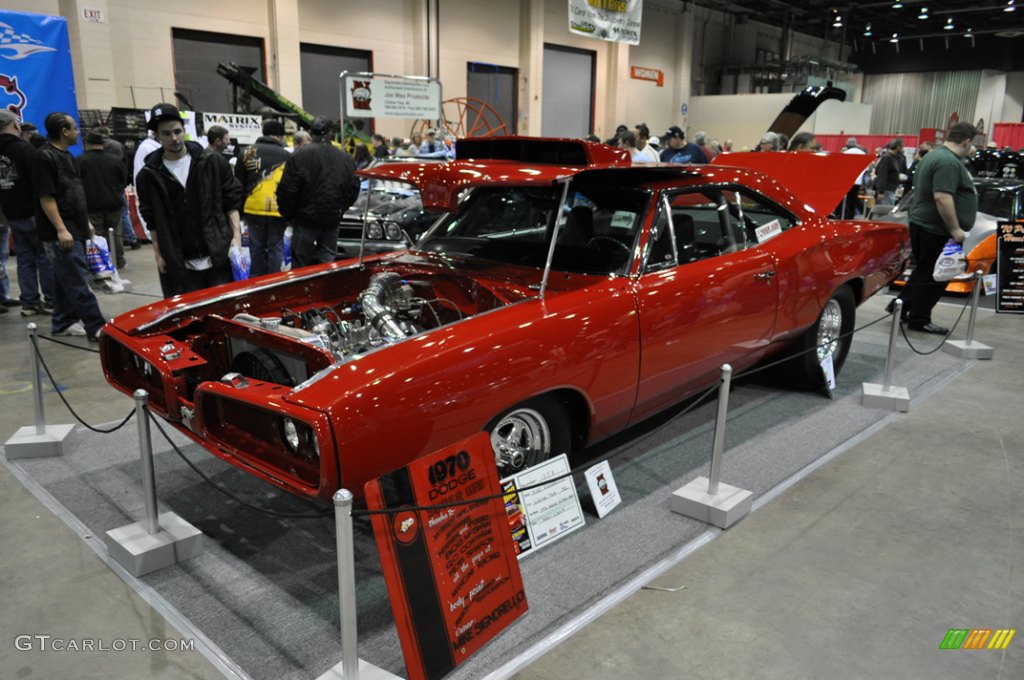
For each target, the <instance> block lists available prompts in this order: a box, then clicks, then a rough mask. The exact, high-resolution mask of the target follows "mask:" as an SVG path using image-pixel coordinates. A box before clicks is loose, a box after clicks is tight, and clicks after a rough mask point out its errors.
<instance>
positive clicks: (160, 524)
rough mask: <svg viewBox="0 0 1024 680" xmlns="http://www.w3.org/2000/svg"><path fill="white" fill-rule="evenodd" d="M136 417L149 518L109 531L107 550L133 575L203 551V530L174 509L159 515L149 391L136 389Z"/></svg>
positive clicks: (174, 562)
mask: <svg viewBox="0 0 1024 680" xmlns="http://www.w3.org/2000/svg"><path fill="white" fill-rule="evenodd" d="M134 398H135V420H136V422H137V424H138V426H139V453H140V454H141V458H142V490H143V496H144V498H143V501H144V503H145V508H146V518H145V519H144V520H143V521H141V522H135V523H133V524H128V525H126V526H123V527H119V528H117V529H111V530H110V531H108V532H107V534H106V539H105V542H106V544H107V552H109V553H110V556H111V557H112V558H114V561H116V562H117V563H118V564H120V565H121V566H122V567H124V568H125V569H127V570H128V572H129V573H131V574H132V575H133V576H142V575H144V574H148V573H150V572H151V571H156V570H157V569H163V568H164V567H169V566H170V565H172V564H176V563H178V562H181V561H184V560H187V559H190V558H192V557H195V556H196V555H198V554H200V553H201V552H203V533H202V532H201V531H199V529H196V528H195V527H194V526H192V525H191V524H189V523H188V522H186V521H185V520H183V519H182V518H181V517H179V516H178V515H177V514H175V513H173V512H165V513H163V514H162V515H159V516H158V515H157V505H156V476H155V474H154V473H153V446H152V441H151V440H150V431H149V409H148V408H147V406H146V403H147V401H148V400H149V393H148V392H146V390H135V395H134Z"/></svg>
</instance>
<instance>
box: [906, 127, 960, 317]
mask: <svg viewBox="0 0 1024 680" xmlns="http://www.w3.org/2000/svg"><path fill="white" fill-rule="evenodd" d="M976 134H978V131H977V130H976V129H975V127H974V126H973V125H971V124H970V123H957V124H956V125H954V126H953V127H951V128H950V129H949V132H948V133H947V134H946V141H945V142H944V143H943V144H942V145H941V146H939V147H938V148H936V149H935V150H934V151H932V152H931V153H929V154H928V155H927V156H925V157H924V158H923V159H921V162H920V163H918V168H917V172H916V173H915V175H914V195H913V197H912V200H911V204H910V248H911V250H912V251H913V254H914V263H915V264H914V273H913V274H911V276H910V279H909V280H908V281H907V285H906V286H904V287H903V290H901V291H900V295H899V299H900V300H902V301H903V304H904V315H905V318H906V319H907V326H908V327H909V328H911V329H913V330H916V331H922V332H924V333H935V334H937V335H947V334H948V333H949V329H948V328H943V327H942V326H937V325H935V324H934V323H932V308H933V307H935V304H936V303H937V302H938V301H939V298H941V297H942V291H943V290H944V289H945V287H946V284H945V282H936V281H935V279H934V278H932V271H933V270H934V269H935V261H936V260H938V259H939V255H940V254H941V253H942V248H943V246H945V245H946V242H947V241H949V240H950V239H953V240H954V241H956V242H957V243H963V242H964V239H965V238H966V237H967V232H968V231H969V230H970V229H971V227H973V226H974V218H975V216H976V215H977V213H978V192H977V190H976V189H975V188H974V180H972V179H971V174H970V173H969V172H968V171H967V167H966V166H965V165H964V162H963V159H964V158H966V157H967V156H969V155H970V154H971V151H972V146H971V140H973V139H974V136H975V135H976ZM908 301H909V305H908V304H907V303H908ZM891 307H892V303H890V309H889V311H892V309H891Z"/></svg>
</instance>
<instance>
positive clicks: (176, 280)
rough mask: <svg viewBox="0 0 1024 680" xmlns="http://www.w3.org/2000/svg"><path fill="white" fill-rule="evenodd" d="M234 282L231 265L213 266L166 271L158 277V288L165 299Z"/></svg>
mask: <svg viewBox="0 0 1024 680" xmlns="http://www.w3.org/2000/svg"><path fill="white" fill-rule="evenodd" d="M234 280H235V277H234V275H232V273H231V264H230V263H228V264H223V265H219V266H218V265H214V266H213V267H211V268H210V269H203V270H202V271H195V270H192V269H182V270H180V271H174V272H171V271H168V272H167V273H166V274H161V275H160V288H161V289H162V290H163V294H164V297H165V298H169V297H174V296H175V295H183V294H185V293H191V292H193V291H196V290H203V289H204V288H210V287H211V286H219V285H221V284H222V283H231V282H232V281H234Z"/></svg>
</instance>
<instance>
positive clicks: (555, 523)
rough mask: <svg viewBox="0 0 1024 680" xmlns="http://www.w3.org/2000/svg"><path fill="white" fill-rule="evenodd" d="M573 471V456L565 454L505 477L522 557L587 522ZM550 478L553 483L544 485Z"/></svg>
mask: <svg viewBox="0 0 1024 680" xmlns="http://www.w3.org/2000/svg"><path fill="white" fill-rule="evenodd" d="M570 470H571V468H570V467H569V458H568V456H566V455H565V454H564V453H563V454H561V455H559V456H555V457H554V458H550V459H548V460H546V461H544V462H543V463H538V464H537V465H534V466H533V467H531V468H528V469H526V470H523V471H522V472H519V473H516V474H514V475H512V476H511V477H506V478H505V479H503V480H501V486H502V489H503V491H504V492H505V512H506V515H507V516H508V518H509V527H510V528H511V529H512V532H511V533H512V535H513V537H514V538H515V543H516V548H517V555H518V557H519V558H520V559H522V557H523V556H524V555H526V554H529V553H530V552H531V551H533V550H536V549H537V548H542V547H544V546H546V545H549V544H551V543H554V542H555V541H556V540H557V539H559V538H562V537H563V536H566V535H568V534H570V533H572V532H573V531H576V530H577V529H579V528H580V527H582V526H583V525H584V524H585V520H584V518H583V508H581V507H580V499H579V496H578V495H577V493H576V484H575V482H573V480H572V477H571V476H569V472H570ZM548 479H550V480H552V481H551V483H550V484H544V481H545V480H548ZM538 485H540V486H538ZM530 487H535V488H530ZM520 525H521V526H520ZM524 528H525V535H524V533H523V531H522V529H524Z"/></svg>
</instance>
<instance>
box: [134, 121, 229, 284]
mask: <svg viewBox="0 0 1024 680" xmlns="http://www.w3.org/2000/svg"><path fill="white" fill-rule="evenodd" d="M148 126H149V129H150V130H154V131H155V132H156V135H157V139H158V140H159V142H160V148H159V149H157V150H156V151H154V152H153V153H151V154H150V155H148V156H146V160H145V163H144V164H143V166H142V169H141V170H140V171H139V174H138V177H136V179H135V182H136V187H137V190H138V193H139V212H141V213H142V217H143V219H145V221H146V225H147V226H148V227H149V230H150V238H151V239H152V243H153V255H154V257H155V258H156V266H157V269H158V270H159V271H160V285H161V287H162V288H163V291H164V296H165V297H172V296H174V295H180V294H182V293H188V292H191V291H194V290H200V289H202V288H208V287H210V286H216V285H219V284H222V283H229V282H230V281H231V280H232V278H233V277H232V275H231V262H230V260H229V259H228V250H229V249H230V248H231V247H232V246H235V247H238V246H241V243H242V235H241V230H240V228H239V221H238V210H239V208H241V206H242V188H241V186H240V185H239V183H238V181H237V180H236V179H235V177H234V175H232V174H231V172H230V171H229V169H227V168H226V167H225V166H226V164H221V163H218V162H217V161H218V160H219V159H218V158H216V157H215V156H214V155H213V154H204V153H203V148H202V147H201V146H200V145H199V144H197V143H195V142H186V141H185V127H184V120H183V119H182V117H181V114H180V113H179V112H178V109H177V108H176V107H175V106H174V105H173V104H157V105H156V106H154V107H153V110H152V111H151V112H150V118H149V123H148Z"/></svg>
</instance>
